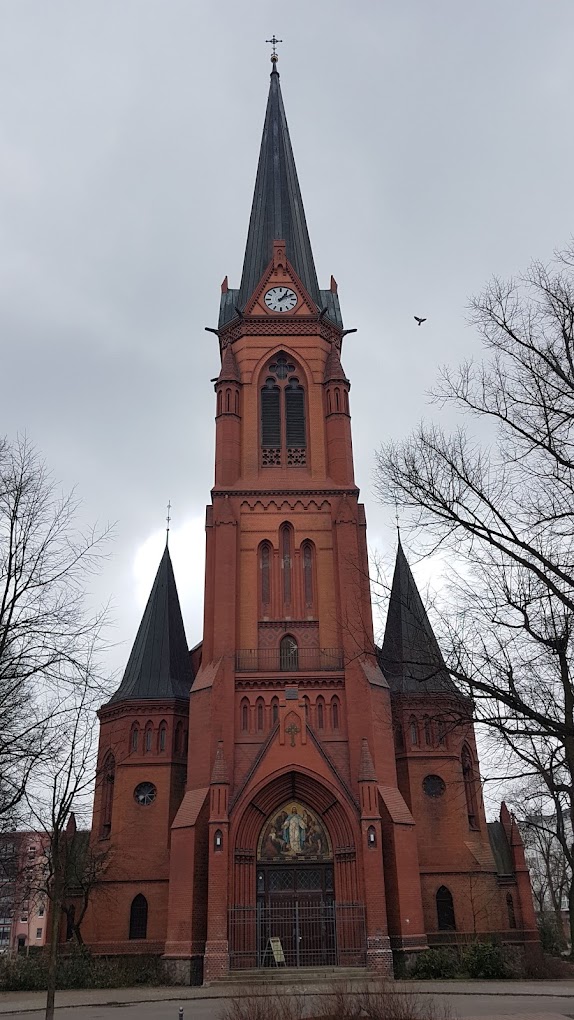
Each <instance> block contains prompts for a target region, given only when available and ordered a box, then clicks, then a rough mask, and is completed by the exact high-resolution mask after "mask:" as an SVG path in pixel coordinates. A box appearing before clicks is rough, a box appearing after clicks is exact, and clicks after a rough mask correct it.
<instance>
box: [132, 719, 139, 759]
mask: <svg viewBox="0 0 574 1020" xmlns="http://www.w3.org/2000/svg"><path fill="white" fill-rule="evenodd" d="M139 740H140V731H139V726H138V724H137V723H134V724H133V726H132V732H131V736H130V751H131V752H132V754H135V753H136V752H137V750H138V745H139Z"/></svg>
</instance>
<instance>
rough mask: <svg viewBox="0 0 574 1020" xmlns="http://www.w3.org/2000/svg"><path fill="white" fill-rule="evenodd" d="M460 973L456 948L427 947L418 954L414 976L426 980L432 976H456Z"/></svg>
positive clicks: (444, 977) (446, 977) (445, 977)
mask: <svg viewBox="0 0 574 1020" xmlns="http://www.w3.org/2000/svg"><path fill="white" fill-rule="evenodd" d="M459 973H460V961H459V958H458V953H457V952H456V949H447V948H445V947H441V948H439V949H427V950H425V952H424V953H420V955H419V956H417V959H416V962H415V965H414V968H413V971H412V977H414V978H418V979H419V980H420V981H425V980H428V979H432V978H443V979H448V978H454V977H456V975H457V974H459Z"/></svg>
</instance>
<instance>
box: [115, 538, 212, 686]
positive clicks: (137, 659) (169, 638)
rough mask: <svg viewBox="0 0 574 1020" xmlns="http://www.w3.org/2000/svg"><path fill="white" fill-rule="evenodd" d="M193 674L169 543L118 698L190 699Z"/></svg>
mask: <svg viewBox="0 0 574 1020" xmlns="http://www.w3.org/2000/svg"><path fill="white" fill-rule="evenodd" d="M192 681H193V673H192V670H191V664H190V659H189V651H188V648H187V641H186V638H185V630H184V626H183V619H182V616H181V609H180V605H179V598H178V594H177V588H176V584H175V577H174V573H173V567H172V565H171V558H170V555H169V550H168V547H167V545H166V547H165V550H164V553H163V556H162V558H161V562H160V565H159V568H158V572H157V574H156V577H155V581H154V583H153V587H152V590H151V594H150V597H149V599H148V602H147V606H146V607H145V610H144V614H143V616H142V621H141V623H140V625H139V630H138V632H137V636H136V639H135V641H134V646H133V648H132V651H131V655H130V657H129V659H128V664H127V666H126V670H125V673H124V675H123V678H122V682H121V684H120V686H119V688H118V690H117V691H116V693H115V694H114V695H113V697H112V698H111V699H110V701H111V702H116V701H141V700H152V699H154V700H157V699H164V698H170V699H171V698H189V691H190V687H191V684H192Z"/></svg>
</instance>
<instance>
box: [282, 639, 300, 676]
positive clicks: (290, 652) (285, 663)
mask: <svg viewBox="0 0 574 1020" xmlns="http://www.w3.org/2000/svg"><path fill="white" fill-rule="evenodd" d="M279 665H280V667H281V669H282V670H283V671H285V672H286V673H289V672H291V671H293V670H297V669H298V668H299V647H298V645H297V642H296V640H295V638H294V637H292V636H291V634H286V635H285V637H284V638H281V644H280V645H279Z"/></svg>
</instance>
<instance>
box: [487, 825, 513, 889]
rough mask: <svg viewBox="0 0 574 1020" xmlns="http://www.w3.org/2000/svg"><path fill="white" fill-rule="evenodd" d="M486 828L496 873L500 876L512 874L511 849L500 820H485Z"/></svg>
mask: <svg viewBox="0 0 574 1020" xmlns="http://www.w3.org/2000/svg"><path fill="white" fill-rule="evenodd" d="M486 828H487V830H488V838H489V840H490V847H491V850H492V856H493V857H494V863H495V864H496V871H497V874H498V875H500V876H501V877H502V876H503V875H506V876H508V875H513V874H514V867H513V864H512V851H511V849H510V846H509V844H508V839H507V836H506V833H505V831H504V826H503V824H502V822H487V825H486Z"/></svg>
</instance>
